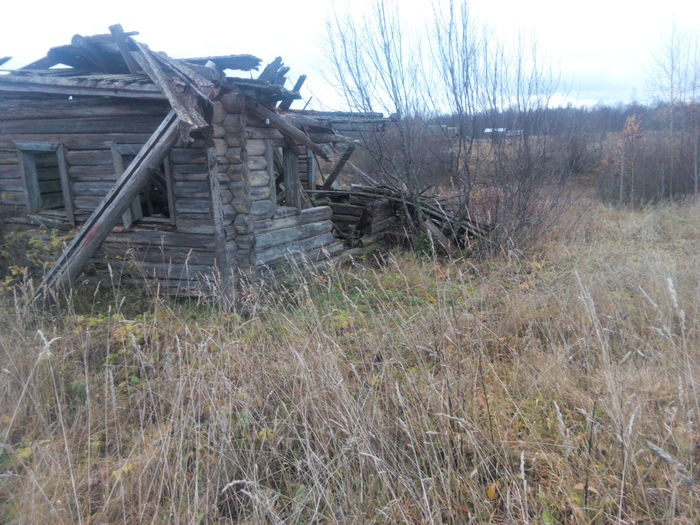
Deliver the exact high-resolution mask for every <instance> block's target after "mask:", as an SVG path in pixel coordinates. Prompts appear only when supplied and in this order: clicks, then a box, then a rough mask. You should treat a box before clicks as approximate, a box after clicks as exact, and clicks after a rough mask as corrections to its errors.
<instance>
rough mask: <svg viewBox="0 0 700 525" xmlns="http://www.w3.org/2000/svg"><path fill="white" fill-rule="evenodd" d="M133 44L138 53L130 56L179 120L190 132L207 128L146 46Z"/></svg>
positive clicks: (201, 117) (197, 112)
mask: <svg viewBox="0 0 700 525" xmlns="http://www.w3.org/2000/svg"><path fill="white" fill-rule="evenodd" d="M135 44H136V46H137V47H138V48H139V52H133V53H132V54H131V56H133V57H134V59H135V60H136V61H137V62H138V63H139V65H140V66H141V68H142V69H143V70H144V71H145V73H146V74H147V75H148V76H149V77H150V78H151V80H152V81H153V83H154V84H155V85H156V86H158V87H159V88H160V89H161V91H162V92H163V94H164V95H165V96H166V97H167V99H168V101H170V105H171V106H172V108H173V109H174V110H175V112H176V113H177V114H178V116H179V117H180V120H182V122H184V123H185V124H187V125H188V126H190V127H191V129H192V131H197V130H200V129H205V128H208V127H209V124H208V123H207V121H206V120H204V117H203V116H202V115H201V114H200V113H199V111H197V109H195V108H194V107H193V104H192V103H191V102H190V101H189V100H187V97H186V94H184V93H180V92H178V91H177V90H176V88H175V85H174V84H173V82H172V80H171V79H170V78H168V76H167V75H166V74H165V72H164V71H163V69H162V68H161V67H160V64H158V61H157V60H156V58H155V56H154V55H153V53H152V52H151V50H150V49H149V48H148V46H147V45H145V44H142V43H141V42H135Z"/></svg>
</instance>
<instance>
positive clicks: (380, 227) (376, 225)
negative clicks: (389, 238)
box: [363, 217, 396, 233]
mask: <svg viewBox="0 0 700 525" xmlns="http://www.w3.org/2000/svg"><path fill="white" fill-rule="evenodd" d="M394 226H396V219H395V218H394V217H389V218H388V219H384V220H381V221H377V222H373V223H371V224H370V225H369V226H367V227H365V228H363V230H364V231H365V232H366V233H378V232H381V231H384V230H389V229H391V228H393V227H394Z"/></svg>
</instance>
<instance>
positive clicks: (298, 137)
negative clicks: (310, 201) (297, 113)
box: [247, 100, 329, 160]
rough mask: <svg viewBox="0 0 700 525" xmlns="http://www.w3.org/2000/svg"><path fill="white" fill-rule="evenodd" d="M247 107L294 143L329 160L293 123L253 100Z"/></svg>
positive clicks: (249, 101) (248, 102)
mask: <svg viewBox="0 0 700 525" xmlns="http://www.w3.org/2000/svg"><path fill="white" fill-rule="evenodd" d="M247 106H248V107H249V108H250V109H251V110H252V111H253V113H256V114H257V115H259V116H260V117H262V118H263V119H269V121H270V123H271V124H274V125H275V126H276V127H277V128H278V129H279V130H280V131H281V132H282V133H283V134H284V135H285V136H287V137H288V138H289V139H290V140H291V141H292V142H293V143H296V142H298V143H300V144H303V145H305V146H306V147H308V148H309V149H311V151H313V152H314V153H316V154H317V155H318V156H319V157H321V158H322V159H323V160H329V159H328V156H327V155H326V153H325V152H324V151H323V150H322V149H321V147H320V146H319V145H318V144H316V143H314V142H313V141H312V140H311V139H309V137H307V136H306V134H305V133H304V132H303V131H301V130H300V129H299V128H297V127H295V126H294V125H293V124H292V123H291V122H289V121H288V120H286V119H285V118H284V117H282V116H281V115H280V114H278V113H276V112H275V111H273V110H271V109H268V108H266V107H265V106H263V105H262V104H260V103H259V102H255V101H252V100H248V101H247Z"/></svg>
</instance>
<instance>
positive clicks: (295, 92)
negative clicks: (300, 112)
mask: <svg viewBox="0 0 700 525" xmlns="http://www.w3.org/2000/svg"><path fill="white" fill-rule="evenodd" d="M305 81H306V75H301V76H300V77H299V78H298V79H297V83H296V84H294V87H293V88H292V93H293V95H294V96H289V97H285V98H284V99H282V102H280V103H279V108H280V109H284V110H287V109H289V108H290V107H291V105H292V102H294V101H295V100H296V99H297V97H299V90H300V89H301V86H303V85H304V82H305Z"/></svg>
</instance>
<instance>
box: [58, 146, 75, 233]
mask: <svg viewBox="0 0 700 525" xmlns="http://www.w3.org/2000/svg"><path fill="white" fill-rule="evenodd" d="M56 158H57V159H58V169H59V173H60V175H61V193H63V202H64V207H65V210H66V217H67V218H68V222H69V223H70V224H71V225H72V226H75V209H74V207H73V192H72V191H71V183H70V177H69V176H68V164H67V163H66V150H65V148H64V147H63V144H59V145H58V148H56Z"/></svg>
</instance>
